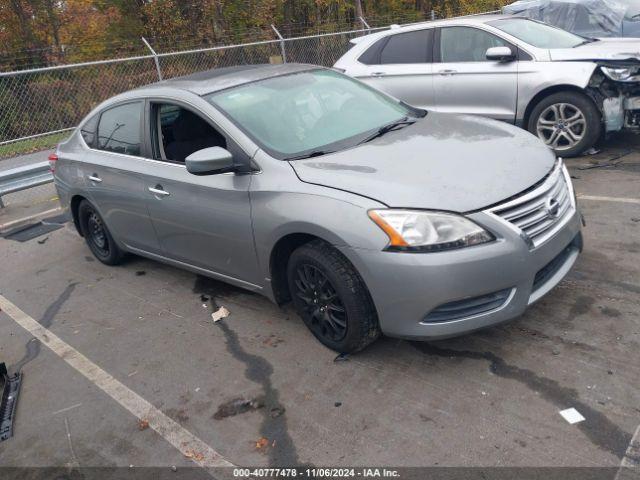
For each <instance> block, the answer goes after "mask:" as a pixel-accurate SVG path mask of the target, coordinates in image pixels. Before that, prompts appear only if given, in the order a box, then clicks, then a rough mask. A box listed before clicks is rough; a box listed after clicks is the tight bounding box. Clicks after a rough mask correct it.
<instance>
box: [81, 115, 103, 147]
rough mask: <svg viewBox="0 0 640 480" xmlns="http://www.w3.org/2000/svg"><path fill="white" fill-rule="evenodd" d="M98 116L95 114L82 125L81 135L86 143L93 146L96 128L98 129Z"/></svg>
mask: <svg viewBox="0 0 640 480" xmlns="http://www.w3.org/2000/svg"><path fill="white" fill-rule="evenodd" d="M98 117H99V115H97V114H96V115H94V116H93V117H91V118H90V119H89V120H87V121H86V122H84V124H83V125H82V127H80V135H82V138H83V139H84V141H85V143H86V144H87V145H88V146H90V147H93V146H94V144H95V141H96V130H97V129H98Z"/></svg>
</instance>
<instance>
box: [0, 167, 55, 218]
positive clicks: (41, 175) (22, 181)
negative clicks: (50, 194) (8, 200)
mask: <svg viewBox="0 0 640 480" xmlns="http://www.w3.org/2000/svg"><path fill="white" fill-rule="evenodd" d="M50 168H51V167H50V165H49V162H38V163H34V164H32V165H25V166H23V167H16V168H12V169H9V170H4V171H0V208H3V207H4V203H3V202H2V196H3V195H8V194H10V193H15V192H19V191H21V190H26V189H28V188H32V187H37V186H40V185H44V184H46V183H51V182H53V175H52V174H51V170H50Z"/></svg>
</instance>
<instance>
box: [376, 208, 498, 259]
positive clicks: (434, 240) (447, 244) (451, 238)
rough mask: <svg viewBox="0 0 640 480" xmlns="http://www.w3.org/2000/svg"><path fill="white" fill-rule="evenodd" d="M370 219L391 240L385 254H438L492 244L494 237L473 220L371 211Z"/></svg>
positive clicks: (434, 215)
mask: <svg viewBox="0 0 640 480" xmlns="http://www.w3.org/2000/svg"><path fill="white" fill-rule="evenodd" d="M369 217H370V218H371V220H373V221H374V222H375V223H376V224H377V225H378V226H379V227H380V228H381V229H382V230H383V231H384V233H386V234H387V236H388V237H389V245H388V246H387V248H386V250H395V251H406V252H438V251H442V250H451V249H454V248H463V247H470V246H472V245H478V244H480V243H486V242H491V241H492V240H495V237H494V236H493V235H491V234H490V233H489V232H487V231H486V230H485V229H483V228H482V227H480V226H479V225H477V224H476V223H474V222H472V221H471V220H469V219H467V218H465V217H462V216H460V215H455V214H451V213H441V212H427V211H423V210H400V209H388V210H369Z"/></svg>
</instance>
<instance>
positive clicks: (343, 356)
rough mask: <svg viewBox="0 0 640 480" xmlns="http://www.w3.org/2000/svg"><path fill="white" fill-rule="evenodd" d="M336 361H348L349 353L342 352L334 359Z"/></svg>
mask: <svg viewBox="0 0 640 480" xmlns="http://www.w3.org/2000/svg"><path fill="white" fill-rule="evenodd" d="M333 361H334V362H347V361H349V354H348V353H341V354H339V355H338V356H337V357H336V358H334V359H333Z"/></svg>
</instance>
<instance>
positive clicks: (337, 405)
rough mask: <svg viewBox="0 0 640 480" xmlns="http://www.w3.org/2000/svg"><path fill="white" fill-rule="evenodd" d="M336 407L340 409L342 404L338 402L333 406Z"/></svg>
mask: <svg viewBox="0 0 640 480" xmlns="http://www.w3.org/2000/svg"><path fill="white" fill-rule="evenodd" d="M333 406H334V407H340V406H342V402H336V403H334V404H333Z"/></svg>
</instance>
